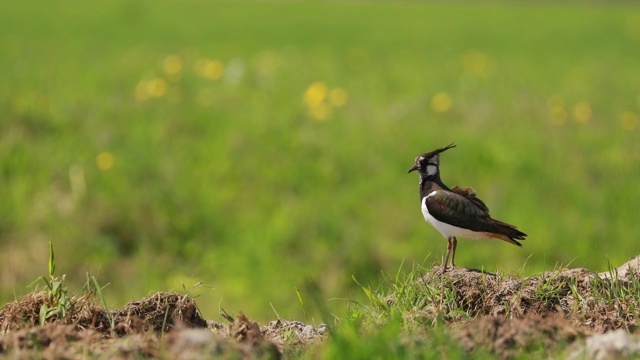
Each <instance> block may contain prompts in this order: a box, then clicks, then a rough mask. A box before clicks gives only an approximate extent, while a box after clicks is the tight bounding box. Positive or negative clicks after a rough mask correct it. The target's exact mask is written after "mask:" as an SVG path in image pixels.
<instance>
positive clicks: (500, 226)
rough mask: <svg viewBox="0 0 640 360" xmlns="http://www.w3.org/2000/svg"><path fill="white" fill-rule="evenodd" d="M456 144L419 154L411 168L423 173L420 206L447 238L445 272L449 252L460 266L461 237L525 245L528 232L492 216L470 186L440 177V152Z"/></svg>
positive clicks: (429, 219)
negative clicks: (459, 241)
mask: <svg viewBox="0 0 640 360" xmlns="http://www.w3.org/2000/svg"><path fill="white" fill-rule="evenodd" d="M453 147H455V145H453V144H450V145H448V146H445V147H443V148H440V149H437V150H433V151H431V152H428V153H424V154H422V155H419V156H418V157H416V164H415V165H414V166H413V167H412V168H411V169H409V173H410V172H412V171H418V172H419V173H420V205H421V206H422V215H423V216H424V219H425V220H426V221H427V222H428V223H429V224H431V225H433V227H435V228H436V230H438V232H440V234H442V236H444V237H445V238H446V239H447V256H446V258H445V260H444V265H443V270H442V273H445V272H446V271H447V263H448V262H449V254H450V253H451V266H456V264H455V261H454V260H455V257H456V246H457V245H458V239H457V237H463V238H469V239H500V240H504V241H506V242H508V243H510V244H513V245H517V246H522V244H520V243H519V242H518V241H517V240H524V238H525V236H527V234H525V233H523V232H522V231H519V230H518V229H516V227H515V226H513V225H509V224H507V223H504V222H502V221H498V220H495V219H493V218H491V216H490V215H489V208H487V205H485V204H484V202H483V201H482V200H480V199H478V197H476V191H475V190H474V189H473V188H470V187H458V186H454V187H453V188H449V187H448V186H447V185H445V184H444V183H443V182H442V180H441V179H440V160H439V156H440V153H441V152H443V151H446V150H449V149H451V148H453Z"/></svg>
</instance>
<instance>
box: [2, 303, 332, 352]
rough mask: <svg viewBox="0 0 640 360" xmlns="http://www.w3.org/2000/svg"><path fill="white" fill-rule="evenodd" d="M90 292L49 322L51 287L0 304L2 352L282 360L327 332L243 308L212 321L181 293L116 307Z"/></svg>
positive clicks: (319, 338)
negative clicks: (257, 318) (262, 317)
mask: <svg viewBox="0 0 640 360" xmlns="http://www.w3.org/2000/svg"><path fill="white" fill-rule="evenodd" d="M87 298H88V297H83V298H79V299H75V300H74V301H73V302H72V303H71V306H70V308H69V309H68V312H67V315H66V316H65V317H64V318H63V319H60V320H58V321H55V322H52V323H46V324H45V325H44V326H40V323H39V311H40V307H41V305H42V304H43V303H44V302H45V301H46V294H45V293H44V292H38V293H32V294H29V295H27V296H25V297H24V298H22V299H20V300H17V301H15V302H13V303H10V304H7V305H6V306H4V307H3V308H1V309H0V357H2V355H7V354H8V355H11V356H12V357H15V358H33V357H37V358H40V357H42V358H52V359H53V358H56V359H57V358H65V359H81V358H82V359H84V358H87V357H98V358H112V357H116V358H125V359H126V358H139V357H141V356H143V357H164V358H180V359H201V358H203V357H211V356H218V357H220V356H221V355H222V356H224V357H230V358H256V357H258V358H270V359H272V358H275V359H278V358H280V357H281V356H282V354H283V353H292V351H291V350H288V349H287V346H288V344H294V345H298V346H299V345H304V346H306V345H308V344H310V343H312V342H315V341H318V340H321V339H322V338H324V334H325V331H324V329H323V328H322V327H320V328H318V329H316V328H313V326H311V325H306V324H303V323H300V322H296V321H284V320H276V321H272V322H270V323H269V324H268V325H267V326H264V327H260V326H259V325H258V324H257V323H256V322H254V321H251V320H250V319H249V318H247V317H246V316H245V315H242V314H240V315H239V316H237V317H236V318H235V319H234V318H231V317H230V316H227V319H228V320H229V324H226V325H223V324H219V323H216V322H213V321H205V320H204V319H203V318H202V317H201V316H200V313H199V311H198V308H197V306H196V303H195V302H194V301H193V299H192V298H190V297H189V296H184V295H179V294H176V293H168V292H164V293H163V292H160V293H156V294H154V295H152V296H149V297H147V298H144V299H142V300H139V301H132V302H130V303H128V304H127V305H126V306H125V307H124V308H122V309H119V310H112V311H110V312H109V313H107V312H106V311H105V310H104V309H103V308H101V307H99V306H96V305H94V304H93V303H91V302H90V301H88V300H87ZM111 322H113V325H114V326H113V327H111Z"/></svg>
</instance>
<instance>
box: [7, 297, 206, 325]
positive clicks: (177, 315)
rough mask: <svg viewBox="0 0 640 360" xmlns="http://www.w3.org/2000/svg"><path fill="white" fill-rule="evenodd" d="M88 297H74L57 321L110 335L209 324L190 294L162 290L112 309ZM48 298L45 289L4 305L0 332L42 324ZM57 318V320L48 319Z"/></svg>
mask: <svg viewBox="0 0 640 360" xmlns="http://www.w3.org/2000/svg"><path fill="white" fill-rule="evenodd" d="M89 299H90V297H89V296H88V295H86V296H83V297H80V298H77V299H71V301H69V304H68V306H67V308H66V315H65V316H64V317H63V318H62V319H60V321H58V323H61V324H63V325H74V326H75V327H76V328H78V329H79V330H94V331H98V332H101V333H107V334H111V333H112V332H113V333H114V334H115V335H118V336H123V335H126V334H130V333H137V332H145V331H149V330H151V331H156V332H161V331H167V330H169V329H170V328H172V327H174V326H176V325H181V326H186V327H203V328H204V327H207V322H206V321H205V320H204V319H203V318H202V317H201V316H200V314H199V312H198V308H197V306H196V303H195V302H194V301H193V299H192V298H190V297H188V296H182V295H178V294H175V293H168V292H159V293H156V294H154V295H152V296H149V297H147V298H144V299H142V300H139V301H132V302H130V303H128V304H127V305H126V306H125V307H124V308H123V309H121V310H111V311H109V312H107V311H106V310H105V309H104V308H102V307H99V306H96V305H95V304H94V303H93V302H92V301H89ZM46 301H47V295H46V293H45V292H44V291H42V292H37V293H31V294H28V295H27V296H25V297H23V298H22V299H19V300H17V301H15V302H12V303H9V304H7V305H6V306H4V307H3V308H2V309H0V334H4V333H7V332H10V331H15V330H19V329H23V328H28V327H33V326H36V325H39V324H40V308H41V307H42V305H43V304H45V303H46ZM56 320H58V319H57V318H53V319H48V321H56ZM112 323H113V325H114V326H113V328H112V327H111V324H112Z"/></svg>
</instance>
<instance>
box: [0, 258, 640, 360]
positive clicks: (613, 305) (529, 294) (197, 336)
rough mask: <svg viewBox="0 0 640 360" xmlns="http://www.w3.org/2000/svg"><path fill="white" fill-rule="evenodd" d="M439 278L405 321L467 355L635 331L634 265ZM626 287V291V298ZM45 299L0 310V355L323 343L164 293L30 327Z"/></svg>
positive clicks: (637, 266)
mask: <svg viewBox="0 0 640 360" xmlns="http://www.w3.org/2000/svg"><path fill="white" fill-rule="evenodd" d="M441 272H442V270H441V268H439V267H437V268H434V269H432V270H431V271H429V272H428V273H427V274H425V275H424V276H423V277H422V278H421V279H420V281H419V282H418V285H421V286H425V287H432V288H437V289H436V290H435V291H438V292H440V291H441V292H442V295H444V294H445V293H446V294H447V296H440V297H437V296H435V297H433V299H441V300H440V301H431V302H430V303H429V304H428V305H427V306H425V307H424V308H422V309H419V310H415V311H412V312H411V313H408V314H406V316H407V317H408V318H409V320H411V319H415V318H419V319H427V320H428V319H432V320H433V319H437V318H440V319H442V318H444V320H445V322H446V323H447V324H448V326H449V327H450V329H451V331H452V333H453V336H454V337H455V338H456V339H458V340H459V342H460V344H461V345H462V347H463V348H464V349H465V350H466V351H467V352H468V353H470V354H472V353H473V352H474V351H476V350H478V349H484V350H487V351H490V352H492V353H495V354H496V356H497V357H501V358H510V357H513V356H518V354H522V350H523V349H527V348H531V347H533V348H535V347H540V346H543V347H553V346H557V344H558V343H563V344H569V343H572V344H573V345H572V346H573V347H574V348H575V349H574V350H573V352H572V353H571V354H569V355H570V356H573V354H587V355H586V356H587V357H590V355H588V354H602V353H603V352H602V351H605V350H601V349H600V348H598V347H597V346H600V345H598V344H601V343H606V341H604V342H603V341H599V338H598V337H594V336H600V335H601V334H605V333H607V332H609V331H610V330H616V329H620V330H621V331H623V333H624V334H628V333H629V332H632V331H633V330H635V329H636V328H637V326H638V324H637V314H636V313H635V311H634V310H637V309H638V302H636V303H629V302H627V301H625V299H624V296H622V295H623V293H624V292H625V291H627V290H629V293H630V294H637V287H638V284H639V281H638V279H640V257H638V258H636V259H633V260H632V261H630V262H628V263H626V264H625V265H623V266H621V267H620V268H618V269H616V270H614V271H612V272H611V273H601V274H597V273H593V272H590V271H588V270H586V269H568V270H562V271H555V272H551V273H544V274H541V275H538V276H531V277H525V278H517V277H502V276H498V275H496V274H491V273H486V272H481V271H478V270H470V269H463V268H455V269H452V270H450V271H449V272H447V273H445V274H444V275H443V274H441ZM634 286H635V287H636V288H635V290H634V291H636V292H634V291H631V290H633V289H634ZM445 298H446V299H448V300H447V301H443V300H442V299H445ZM451 299H454V300H453V301H452V300H451ZM47 301H48V300H47V294H46V293H45V292H37V293H32V294H29V295H27V296H25V297H24V298H22V299H19V300H17V301H15V302H12V303H9V304H7V305H5V306H4V307H2V308H1V309H0V357H2V356H4V355H8V356H11V357H15V358H34V357H36V358H65V359H76V358H78V359H79V358H87V357H91V358H113V357H115V358H125V359H128V358H139V357H154V358H157V357H160V358H181V359H200V358H206V357H214V356H215V357H224V358H281V357H283V356H284V357H292V356H296V355H299V354H300V353H302V352H303V351H304V349H306V348H308V347H309V346H310V345H312V344H315V343H318V342H320V341H322V340H323V339H325V338H326V330H327V329H326V326H324V325H321V326H320V327H317V328H316V327H314V326H312V325H308V324H304V323H301V322H297V321H285V320H282V319H278V320H274V321H271V322H270V323H269V324H267V325H266V326H262V327H261V326H260V325H259V324H257V323H256V322H254V321H252V320H250V319H249V318H248V317H246V316H244V315H242V314H240V315H238V316H237V317H235V318H232V317H231V316H229V315H226V314H224V315H225V318H226V319H227V320H228V323H226V324H220V323H216V322H213V321H206V320H205V319H203V318H202V317H201V316H200V313H199V311H198V308H197V305H196V303H195V302H194V300H193V299H192V298H190V297H189V296H186V295H179V294H176V293H170V292H160V293H156V294H154V295H152V296H149V297H147V298H144V299H142V300H139V301H133V302H130V303H129V304H127V305H126V306H124V307H123V308H122V309H117V310H111V311H108V312H107V311H105V309H104V308H102V307H100V306H97V305H95V304H94V300H93V297H91V295H85V296H83V297H80V298H74V299H72V301H70V302H69V304H68V308H67V313H66V315H65V316H64V317H62V318H60V319H56V318H55V317H52V318H49V319H48V320H47V321H48V323H46V324H45V325H44V326H40V320H39V319H40V315H39V314H40V308H41V306H42V305H43V304H44V303H46V302H47ZM388 301H389V302H390V303H392V302H394V301H396V299H393V298H390V299H388ZM420 322H421V323H423V321H420ZM618 338H624V339H627V340H629V339H631V340H629V341H628V342H629V343H630V344H632V345H624V344H623V345H620V346H618V347H611V346H609V348H608V349H609V350H607V351H613V353H614V354H617V353H620V354H633V353H635V352H637V351H640V347H639V346H635V345H633V343H634V342H633V341H635V344H637V342H638V341H637V337H632V338H629V337H624V336H623V335H619V336H618ZM624 339H623V340H624ZM634 339H635V340H634ZM620 341H622V340H620ZM579 344H582V345H579ZM634 346H635V347H634ZM611 349H613V350H611Z"/></svg>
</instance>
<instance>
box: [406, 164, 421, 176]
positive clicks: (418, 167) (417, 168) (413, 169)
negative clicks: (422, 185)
mask: <svg viewBox="0 0 640 360" xmlns="http://www.w3.org/2000/svg"><path fill="white" fill-rule="evenodd" d="M416 170H420V165H418V164H416V165H413V167H412V168H411V169H409V171H407V174H408V173H410V172H412V171H416Z"/></svg>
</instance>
